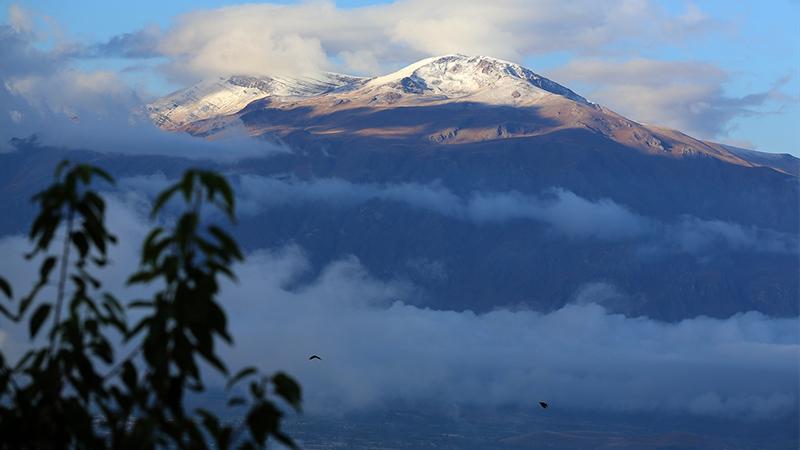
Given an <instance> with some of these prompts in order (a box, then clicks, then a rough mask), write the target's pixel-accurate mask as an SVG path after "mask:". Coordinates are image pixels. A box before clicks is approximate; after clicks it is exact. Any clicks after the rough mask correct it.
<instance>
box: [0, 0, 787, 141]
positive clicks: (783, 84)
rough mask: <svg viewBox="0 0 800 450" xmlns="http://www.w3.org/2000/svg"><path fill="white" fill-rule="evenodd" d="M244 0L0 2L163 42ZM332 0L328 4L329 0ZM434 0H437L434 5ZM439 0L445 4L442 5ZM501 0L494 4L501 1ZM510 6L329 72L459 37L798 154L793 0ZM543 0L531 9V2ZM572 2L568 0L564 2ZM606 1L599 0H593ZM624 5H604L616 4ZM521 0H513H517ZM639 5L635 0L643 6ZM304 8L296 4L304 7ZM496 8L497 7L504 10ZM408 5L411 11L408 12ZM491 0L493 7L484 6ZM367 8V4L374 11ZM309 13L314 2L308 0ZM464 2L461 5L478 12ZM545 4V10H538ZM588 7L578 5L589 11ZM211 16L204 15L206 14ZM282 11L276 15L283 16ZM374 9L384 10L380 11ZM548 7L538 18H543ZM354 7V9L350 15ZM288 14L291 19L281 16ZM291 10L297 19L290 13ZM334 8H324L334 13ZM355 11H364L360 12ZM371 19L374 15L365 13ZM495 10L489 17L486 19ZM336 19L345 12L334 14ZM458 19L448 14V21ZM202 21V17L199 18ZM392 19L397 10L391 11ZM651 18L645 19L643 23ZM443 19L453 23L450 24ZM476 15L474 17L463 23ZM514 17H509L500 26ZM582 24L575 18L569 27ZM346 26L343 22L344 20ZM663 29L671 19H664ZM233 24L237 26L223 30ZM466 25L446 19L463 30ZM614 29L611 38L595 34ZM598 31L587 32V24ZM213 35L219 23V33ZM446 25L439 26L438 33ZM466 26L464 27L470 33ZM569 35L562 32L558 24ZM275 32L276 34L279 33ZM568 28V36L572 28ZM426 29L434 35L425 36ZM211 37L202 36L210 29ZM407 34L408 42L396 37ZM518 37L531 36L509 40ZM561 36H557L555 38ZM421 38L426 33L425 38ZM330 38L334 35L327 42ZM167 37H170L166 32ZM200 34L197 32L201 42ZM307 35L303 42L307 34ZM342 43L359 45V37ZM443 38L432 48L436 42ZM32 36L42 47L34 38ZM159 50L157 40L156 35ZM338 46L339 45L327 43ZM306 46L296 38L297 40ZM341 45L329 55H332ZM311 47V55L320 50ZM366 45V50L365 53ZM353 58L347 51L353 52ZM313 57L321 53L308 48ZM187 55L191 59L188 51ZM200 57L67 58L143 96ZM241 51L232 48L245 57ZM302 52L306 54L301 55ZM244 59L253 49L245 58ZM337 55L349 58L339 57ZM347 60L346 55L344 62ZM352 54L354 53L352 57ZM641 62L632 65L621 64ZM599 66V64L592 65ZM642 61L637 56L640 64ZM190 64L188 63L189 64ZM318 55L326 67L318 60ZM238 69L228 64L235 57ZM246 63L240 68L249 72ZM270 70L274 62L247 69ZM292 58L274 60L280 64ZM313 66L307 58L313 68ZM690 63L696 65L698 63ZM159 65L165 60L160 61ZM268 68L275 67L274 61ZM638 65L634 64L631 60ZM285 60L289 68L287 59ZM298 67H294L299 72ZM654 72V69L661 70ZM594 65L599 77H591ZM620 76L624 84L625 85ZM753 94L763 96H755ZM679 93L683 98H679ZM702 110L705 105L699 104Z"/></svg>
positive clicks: (320, 38) (5, 15) (621, 104)
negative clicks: (659, 77) (191, 21)
mask: <svg viewBox="0 0 800 450" xmlns="http://www.w3.org/2000/svg"><path fill="white" fill-rule="evenodd" d="M245 3H246V2H230V1H220V0H201V1H197V0H193V1H189V0H174V1H153V0H142V1H138V2H135V3H134V2H119V1H113V2H109V1H80V2H64V1H60V0H39V1H16V2H10V1H7V0H1V1H0V21H2V22H6V23H7V22H9V20H10V17H9V8H10V7H11V6H12V5H17V6H19V7H21V8H22V9H23V10H25V11H26V12H27V14H29V15H30V16H31V17H34V22H35V23H36V24H37V26H38V27H41V28H46V29H48V30H49V33H48V36H49V37H48V39H50V41H49V42H52V40H53V39H56V40H58V39H63V40H68V41H70V42H72V43H76V42H77V43H81V44H82V45H85V46H91V45H95V44H101V43H104V42H107V41H108V40H109V39H112V38H114V37H115V36H119V35H122V34H125V33H137V32H139V31H140V30H143V29H147V28H148V27H151V29H152V28H153V27H154V26H155V29H157V30H160V31H159V32H160V33H161V34H160V35H159V39H168V38H170V37H171V36H176V35H177V36H180V33H181V32H184V35H185V29H186V28H188V27H190V25H186V24H185V26H184V28H183V29H182V28H181V27H180V25H179V22H180V20H181V19H179V18H180V17H185V16H184V15H185V14H191V13H196V12H198V11H200V12H202V11H209V10H214V9H215V8H220V7H223V6H230V7H237V6H238V7H242V5H243V4H245ZM270 3H273V4H286V5H288V6H289V8H290V9H287V10H286V11H287V14H289V15H290V16H291V14H295V13H297V11H293V10H291V8H293V6H292V5H295V6H294V7H296V8H295V9H297V8H299V7H297V3H298V2H290V1H285V2H280V1H278V2H270ZM329 3H331V2H329ZM380 3H384V4H389V6H390V7H391V6H392V5H391V3H392V2H376V1H363V0H362V1H357V0H354V1H338V2H335V6H334V5H333V4H332V3H331V5H330V6H331V7H332V9H333V10H335V12H331V14H334V15H337V16H336V17H340V16H341V17H345V16H347V11H356V12H357V11H368V10H370V8H371V7H372V6H375V5H377V4H380ZM400 3H401V4H400V5H399V6H398V5H397V4H395V5H394V6H396V8H395V9H392V10H388V9H387V10H386V11H384V12H382V13H377V12H376V13H375V14H374V17H383V16H388V18H387V19H386V20H388V21H389V22H387V23H391V21H392V20H393V19H392V17H393V15H402V16H403V17H404V18H405V19H404V20H408V21H410V22H411V23H412V28H413V21H414V20H416V21H417V22H419V21H420V19H419V18H420V17H422V18H423V19H424V20H427V19H430V18H432V19H435V20H442V21H447V20H450V19H448V17H447V16H448V15H449V14H451V13H453V11H452V10H447V9H442V10H440V11H438V12H437V11H436V10H435V7H432V9H431V12H430V14H431V16H430V17H428V16H426V11H425V10H426V9H427V8H428V6H427V5H434V4H433V3H426V4H425V5H426V6H418V5H422V4H423V3H420V2H419V1H418V0H411V1H406V2H400ZM438 3H441V2H437V4H438ZM445 3H446V2H445ZM483 3H484V2H461V3H457V4H458V5H465V7H463V8H461V9H464V10H470V9H471V10H475V11H477V13H476V14H478V15H480V14H481V11H480V10H479V8H480V7H481V6H480V5H481V4H483ZM500 3H503V2H500ZM506 3H508V4H509V6H508V9H509V11H511V10H512V9H514V8H517V9H520V11H522V12H521V13H520V14H519V16H520V17H518V18H516V19H515V21H513V22H509V20H510V19H509V18H508V17H505V16H504V15H503V13H502V11H499V12H498V11H489V12H488V13H487V14H486V17H487V24H489V25H487V26H490V25H496V27H495V28H490V30H495V32H494V33H493V34H492V35H491V39H495V38H496V42H492V43H490V44H486V43H485V42H478V41H486V39H487V38H485V37H482V36H479V37H480V39H478V38H475V37H470V36H468V35H464V36H461V35H455V34H453V35H452V36H450V37H448V38H442V39H443V42H441V43H430V42H428V43H420V42H417V41H415V39H414V36H413V30H412V31H411V34H412V36H410V37H409V36H408V35H404V36H402V37H401V38H400V39H398V38H397V36H395V35H392V36H390V38H391V39H389V40H390V41H391V45H392V46H391V48H389V47H388V44H387V48H386V49H380V48H377V49H376V48H375V46H374V45H373V46H372V47H368V48H367V47H365V48H363V49H360V50H359V51H360V53H358V54H359V59H358V60H357V61H356V62H352V63H350V64H349V65H347V64H345V65H343V66H341V67H339V66H337V67H334V68H335V69H338V70H343V71H350V72H361V73H374V72H380V71H385V70H391V69H395V68H398V67H400V66H402V65H403V64H407V63H411V62H413V60H414V59H416V58H418V57H424V56H429V55H430V54H436V52H437V50H438V49H440V48H442V49H448V50H451V49H453V50H458V49H460V48H462V47H460V46H459V44H460V43H462V42H463V43H464V45H463V50H459V51H462V52H464V53H474V52H475V51H476V50H477V51H481V52H487V51H493V52H498V50H497V49H500V50H499V52H500V53H504V52H505V49H507V48H508V49H509V50H508V51H507V52H505V53H506V54H499V55H492V56H499V57H506V58H512V57H513V58H514V59H516V60H518V61H519V62H522V63H524V64H525V65H527V66H528V67H530V68H531V69H533V70H534V71H537V72H540V73H542V74H544V75H547V76H550V77H552V78H554V79H555V81H558V82H561V83H562V84H565V85H567V86H569V87H572V88H573V89H575V90H577V91H579V92H580V93H582V94H584V95H586V96H587V97H589V98H592V99H594V100H596V101H598V102H600V103H603V104H607V105H609V106H610V107H612V108H614V109H616V110H618V111H620V112H622V113H623V114H625V115H627V116H629V117H631V118H632V119H635V120H640V121H644V122H655V123H662V124H665V125H668V126H673V127H676V128H681V129H684V130H685V131H688V132H690V133H691V134H694V135H699V136H700V137H704V138H709V139H715V140H718V141H724V142H728V143H733V144H740V145H743V146H751V147H754V148H757V149H760V150H764V151H772V152H787V153H793V154H795V155H800V146H798V142H799V141H800V140H799V139H798V136H799V134H798V132H797V131H796V129H797V126H796V124H798V123H800V105H799V103H798V98H799V97H800V25H799V23H798V21H797V18H798V17H800V2H798V1H791V0H774V1H770V2H769V3H768V6H769V7H765V4H764V3H763V2H756V1H747V2H730V1H723V0H709V1H696V2H689V1H651V2H647V1H644V0H643V1H642V2H637V1H632V2H629V3H630V4H632V5H634V6H635V8H633V9H637V8H639V9H642V10H643V12H642V11H640V12H636V13H631V17H630V19H629V20H628V19H625V20H628V22H625V21H624V20H621V19H619V17H621V16H622V17H625V16H624V15H625V14H628V13H629V9H631V8H629V9H628V10H626V9H623V8H621V7H619V6H613V7H609V9H613V8H616V9H619V11H611V12H610V13H609V18H608V19H607V20H606V22H608V23H595V22H593V21H592V19H591V18H585V17H584V16H583V15H581V11H575V10H574V9H568V7H566V6H565V7H563V9H564V11H552V10H553V9H558V8H560V7H561V6H556V7H555V8H554V6H553V5H559V2H555V3H553V2H549V0H541V1H538V2H522V3H520V2H515V0H508V1H507V2H506ZM534 3H541V4H542V7H541V8H539V9H537V8H535V7H533V8H531V7H529V5H532V4H534ZM567 3H570V2H567ZM598 3H604V2H598ZM622 3H624V2H614V3H608V4H606V5H612V4H613V5H617V4H622ZM521 4H522V5H524V6H520V5H521ZM642 5H644V6H642ZM301 6H302V4H301ZM502 6H503V5H500V7H502ZM415 8H416V9H417V10H419V11H416V10H415ZM488 8H490V6H489V7H488ZM372 9H374V8H372ZM311 11H313V8H312V9H311ZM475 11H471V12H469V11H468V13H467V14H472V13H475ZM545 11H546V12H545ZM589 13H591V11H587V14H589ZM209 14H211V15H212V17H213V14H214V13H213V12H211V13H209ZM281 14H283V13H281ZM381 14H383V16H381ZM526 14H527V15H529V16H530V23H529V24H526V17H525V15H526ZM545 14H549V16H547V17H545V18H544V19H541V17H540V16H542V15H545ZM558 14H562V15H563V17H564V24H563V27H564V29H567V28H569V27H575V26H576V23H575V21H576V19H573V18H571V17H578V20H587V21H588V22H587V24H588V25H589V26H597V27H598V30H597V31H596V33H597V36H598V38H597V41H598V42H599V43H597V42H595V40H594V37H593V36H590V38H589V39H584V38H583V37H580V36H578V37H576V38H575V39H572V40H571V39H568V38H563V39H561V38H560V37H558V36H557V35H559V34H561V32H562V31H561V29H560V28H559V23H558V18H559V15H558ZM351 16H354V15H351ZM287 17H288V16H287ZM291 17H294V16H291ZM331 17H333V16H331ZM359 17H362V16H359ZM369 17H373V16H369ZM493 17H496V18H497V19H496V20H497V23H496V24H493V23H492V22H491V21H492V20H494V19H493ZM275 20H276V21H277V23H278V25H276V27H275V28H276V29H277V31H274V30H273V31H271V34H270V36H271V39H280V38H281V35H280V33H284V34H285V35H287V36H288V35H295V34H298V35H300V36H301V37H302V38H306V37H307V35H309V34H313V39H307V41H310V42H314V43H316V42H319V43H320V45H321V47H322V49H323V50H324V52H326V55H323V56H322V58H323V59H325V61H324V62H319V61H318V62H319V66H320V67H323V68H326V69H328V68H331V67H330V65H331V64H340V63H341V61H343V58H342V56H341V55H342V54H343V53H342V49H341V48H339V47H342V46H346V45H348V44H347V42H345V43H341V42H338V37H337V36H336V30H332V31H327V32H325V33H327V34H325V33H316V32H314V31H313V30H311V31H309V29H308V27H309V26H311V27H313V21H314V18H309V19H308V22H311V23H312V25H308V24H302V28H303V29H302V30H300V31H297V32H295V31H294V30H292V29H291V28H288V29H287V28H286V27H285V26H282V24H281V21H283V22H290V21H291V20H292V19H291V18H288V19H285V20H283V19H281V17H276V18H275ZM342 20H343V22H342V23H346V21H347V20H357V19H352V18H350V19H342ZM454 20H455V19H454ZM201 21H202V20H201ZM398 21H400V19H398ZM649 21H652V22H651V23H649ZM670 21H673V22H675V23H676V24H678V25H675V28H665V29H666V30H667V31H663V32H660V33H651V32H650V31H649V30H648V28H653V29H656V28H659V27H662V28H664V27H665V26H664V24H665V23H670ZM447 23H448V24H450V22H447ZM465 23H469V24H474V22H469V21H467V22H465ZM509 24H511V25H509ZM578 25H580V24H578ZM345 26H346V25H345ZM509 26H511V27H519V29H520V30H523V29H526V28H528V29H534V31H533V34H532V35H531V34H529V35H526V36H523V37H522V38H518V37H517V36H518V35H520V33H521V31H520V32H517V31H514V30H513V29H512V30H511V31H510V32H509V33H507V34H505V33H500V32H496V31H497V30H501V31H503V30H505V29H506V28H504V27H509ZM537 26H542V27H550V28H547V29H546V30H544V29H543V30H542V32H541V34H542V35H544V36H548V33H549V35H552V36H554V37H556V39H554V41H556V42H555V43H554V44H552V45H550V44H547V43H546V42H545V43H544V44H542V42H543V38H542V35H536V34H535V33H536V27H537ZM670 26H672V25H670ZM232 28H234V27H232ZM462 28H464V27H461V28H459V27H457V26H455V27H453V28H452V29H453V30H460V29H462ZM606 29H607V30H608V32H610V33H612V34H613V33H616V34H615V35H613V36H611V37H609V36H606V35H605V34H604V33H605V32H606ZM368 32H369V33H373V34H372V35H370V36H365V38H364V39H365V40H369V39H373V40H374V37H373V36H374V33H375V31H374V30H369V31H368ZM592 32H595V30H592ZM217 33H218V31H217ZM443 34H447V33H443ZM467 34H468V33H467ZM567 34H568V33H567ZM276 36H277V37H276ZM576 36H577V35H576ZM434 37H435V35H434ZM209 39H211V38H209ZM403 39H405V41H403ZM525 39H527V40H528V41H530V42H527V43H525V42H522V43H520V42H518V41H519V40H525ZM559 39H561V40H562V41H563V42H560V41H559ZM428 40H429V41H432V40H435V39H428ZM334 41H336V42H334ZM167 42H169V41H167ZM201 42H205V41H201ZM304 42H306V41H304ZM348 42H359V41H358V39H355V40H354V41H348ZM440 44H441V45H440ZM40 45H44V46H46V45H48V44H47V43H43V44H42V43H40ZM161 45H162V47H161V48H162V49H163V48H164V45H165V44H161ZM335 46H338V47H337V49H336V50H331V48H333V47H335ZM307 47H308V46H305V47H303V48H304V49H305V48H307ZM337 52H338V53H337ZM318 53H319V51H317V53H315V55H318ZM365 53H366V54H367V56H366V57H364V54H365ZM351 56H352V55H351ZM317 57H318V58H319V56H317ZM192 58H194V59H192ZM202 58H203V56H202V55H200V56H198V55H191V54H188V53H187V52H186V51H183V50H181V51H176V52H175V53H174V54H169V55H157V56H154V57H152V58H149V59H141V58H139V59H131V58H127V57H124V56H119V55H109V56H105V57H102V58H97V57H92V58H81V57H76V58H74V59H73V60H72V61H70V64H71V65H73V66H74V67H76V68H78V69H80V70H85V71H96V70H110V71H114V72H117V73H118V74H119V77H120V78H121V79H123V80H125V82H127V83H129V84H131V85H132V86H135V87H140V88H142V89H144V90H146V91H147V92H149V93H150V94H153V95H155V94H164V93H166V92H167V91H169V90H171V89H175V88H179V87H182V86H183V85H184V84H186V83H188V82H190V81H192V80H195V79H199V78H202V77H204V76H209V75H210V74H211V73H212V71H213V66H209V65H208V64H205V63H203V61H204V60H203V59H202ZM247 58H248V55H245V54H243V55H241V59H242V60H245V59H247ZM309 58H310V59H313V58H312V57H311V56H309ZM250 59H252V58H250ZM279 59H280V55H272V56H271V61H273V62H274V61H277V60H279ZM345 59H346V58H345ZM347 61H351V60H349V59H348V60H347ZM352 61H355V59H353V60H352ZM587 61H591V62H593V65H592V66H591V67H592V68H591V70H589V69H587V68H588V66H587V64H586V62H587ZM631 61H639V62H640V63H639V64H638V65H636V64H633V65H631V64H628V65H626V63H629V62H631ZM192 63H197V66H196V67H193V68H192V70H193V71H189V70H188V69H187V70H184V71H181V70H180V69H181V67H192V66H191V64H192ZM600 63H602V68H601V67H599V66H600ZM645 63H646V64H645ZM187 64H188V65H187ZM325 64H327V66H326V65H325ZM648 64H649V66H647V67H649V68H651V69H652V68H654V67H662V66H663V68H664V70H668V71H674V76H673V77H671V78H669V77H667V78H668V79H666V80H664V83H667V85H665V86H663V89H662V86H659V85H657V84H654V83H653V82H652V81H651V80H652V78H653V77H652V76H649V75H648V73H650V72H648V70H647V69H645V68H643V67H644V66H645V65H648ZM234 66H235V65H234ZM249 67H251V65H246V66H243V68H245V69H247V68H249ZM256 67H264V68H265V69H269V68H271V67H272V66H269V65H267V66H256ZM287 67H289V66H278V67H277V68H280V69H282V70H288V69H287ZM314 67H316V66H314ZM615 67H619V68H621V69H622V68H627V69H625V70H628V72H626V73H625V74H623V75H622V76H620V77H619V79H617V77H614V76H613V73H614V68H615ZM692 67H695V68H696V67H704V68H705V69H704V70H696V69H693V68H692ZM165 68H166V69H165ZM277 68H276V70H277ZM637 68H638V69H637ZM290 69H297V68H296V67H290ZM297 70H299V69H297ZM662 72H663V70H662ZM599 73H602V74H603V76H602V77H601V76H598V74H599ZM625 83H627V84H625ZM642 88H646V89H648V90H650V91H652V92H659V91H663V92H664V96H663V97H662V98H652V99H651V104H645V103H643V102H642V100H641V98H640V96H637V95H635V94H634V93H636V92H641V89H642ZM668 92H675V93H676V94H675V98H673V99H670V98H667V95H668V94H667V93H668ZM759 94H761V97H756V96H757V95H759ZM681 102H683V103H681ZM698 108H699V109H702V108H708V111H705V112H702V111H700V112H699V111H698Z"/></svg>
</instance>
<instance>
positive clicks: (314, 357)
mask: <svg viewBox="0 0 800 450" xmlns="http://www.w3.org/2000/svg"><path fill="white" fill-rule="evenodd" d="M312 359H318V360H320V361H322V358H320V357H319V356H317V355H311V356H309V357H308V360H309V361H311V360H312Z"/></svg>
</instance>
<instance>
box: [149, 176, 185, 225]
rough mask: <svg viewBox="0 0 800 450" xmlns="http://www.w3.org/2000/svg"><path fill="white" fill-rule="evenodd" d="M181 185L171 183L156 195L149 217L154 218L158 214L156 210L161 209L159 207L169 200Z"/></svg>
mask: <svg viewBox="0 0 800 450" xmlns="http://www.w3.org/2000/svg"><path fill="white" fill-rule="evenodd" d="M180 188H181V186H180V185H179V184H175V185H172V186H171V187H169V188H167V189H166V190H164V191H162V192H161V193H160V194H158V197H156V200H155V202H153V210H152V212H150V217H151V218H154V217H155V216H156V215H158V212H159V211H161V208H163V207H164V205H165V204H166V203H167V202H168V201H169V199H170V198H171V197H172V196H173V195H175V193H176V192H178V189H180Z"/></svg>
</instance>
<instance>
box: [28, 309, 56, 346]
mask: <svg viewBox="0 0 800 450" xmlns="http://www.w3.org/2000/svg"><path fill="white" fill-rule="evenodd" d="M52 307H53V305H51V304H50V303H42V304H41V305H39V307H38V308H36V312H34V313H33V316H31V321H30V324H29V325H30V333H31V339H33V338H34V337H36V333H38V332H39V328H41V327H42V324H43V323H44V321H45V320H46V319H47V316H48V315H49V314H50V310H51V309H52Z"/></svg>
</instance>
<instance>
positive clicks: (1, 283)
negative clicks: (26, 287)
mask: <svg viewBox="0 0 800 450" xmlns="http://www.w3.org/2000/svg"><path fill="white" fill-rule="evenodd" d="M0 291H3V294H5V296H6V297H7V298H9V299H10V298H12V297H13V296H14V291H12V290H11V285H10V284H8V281H6V279H5V278H3V277H0Z"/></svg>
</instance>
